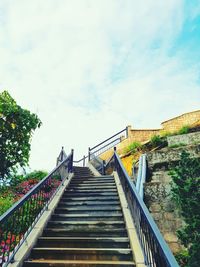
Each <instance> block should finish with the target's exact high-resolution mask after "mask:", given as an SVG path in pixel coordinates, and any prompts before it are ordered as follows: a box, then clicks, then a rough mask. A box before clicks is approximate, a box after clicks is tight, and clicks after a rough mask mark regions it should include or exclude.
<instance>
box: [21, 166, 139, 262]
mask: <svg viewBox="0 0 200 267" xmlns="http://www.w3.org/2000/svg"><path fill="white" fill-rule="evenodd" d="M23 266H24V267H33V266H35V267H39V266H41V267H47V266H57V267H68V266H74V267H76V266H80V267H94V266H98V267H106V266H118V267H120V266H127V267H129V266H130V267H135V263H134V260H133V254H132V251H131V249H130V242H129V238H128V235H127V231H126V226H125V221H124V218H123V214H122V209H121V205H120V201H119V196H118V192H117V187H116V184H115V180H114V177H113V176H99V177H97V176H94V175H93V174H92V173H91V172H90V170H89V169H88V168H87V167H74V177H73V178H72V180H71V183H70V185H69V186H68V187H67V188H66V190H65V192H64V194H63V196H62V198H61V200H60V202H59V204H58V206H57V208H56V209H55V211H54V214H53V215H52V217H51V219H50V221H49V222H48V224H47V226H46V228H45V229H44V231H43V234H42V236H41V237H39V239H38V241H37V244H36V246H35V247H34V248H33V249H32V251H31V254H30V255H29V258H28V259H27V260H26V261H25V262H24V264H23Z"/></svg>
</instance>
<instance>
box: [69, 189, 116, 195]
mask: <svg viewBox="0 0 200 267" xmlns="http://www.w3.org/2000/svg"><path fill="white" fill-rule="evenodd" d="M65 192H68V193H86V194H87V193H90V194H92V193H101V192H106V193H108V192H109V193H110V192H112V193H116V192H117V189H116V188H114V189H112V188H109V189H101V188H100V189H96V188H90V189H85V188H82V189H77V188H68V189H67V191H65Z"/></svg>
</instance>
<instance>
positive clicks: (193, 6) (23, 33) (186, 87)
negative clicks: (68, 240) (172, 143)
mask: <svg viewBox="0 0 200 267" xmlns="http://www.w3.org/2000/svg"><path fill="white" fill-rule="evenodd" d="M199 47H200V2H199V1H195V0H194V1H181V0H168V1H155V0H148V1H147V0H141V1H136V0H123V1H122V0H95V1H94V0H73V1H72V0H50V1H48V2H46V1H41V0H29V1H26V0H1V1H0V90H1V91H3V90H4V89H7V90H8V91H9V92H10V93H11V95H12V96H13V97H14V98H15V99H16V100H17V102H18V103H19V104H20V105H21V106H23V107H25V108H28V109H30V110H31V111H32V112H36V113H37V114H38V116H39V117H40V118H41V120H42V122H43V126H42V127H41V128H40V129H39V130H37V131H36V133H35V134H34V137H33V140H32V151H31V159H30V165H31V167H32V168H33V169H39V168H40V169H41V168H42V169H49V170H50V169H52V168H53V167H54V164H55V160H56V157H57V154H58V153H59V150H60V148H61V146H62V145H64V146H65V148H66V152H67V153H68V152H69V151H70V149H71V148H74V149H75V153H76V158H79V157H80V156H82V155H83V154H84V153H85V152H86V151H87V148H88V146H92V145H95V144H96V143H97V142H99V141H102V140H103V139H104V138H107V137H109V136H110V135H111V134H114V133H115V132H117V131H119V130H121V129H123V128H124V127H125V126H126V125H132V126H133V127H134V128H147V127H149V128H154V127H159V126H160V122H162V121H164V120H167V119H169V118H171V117H173V116H176V115H179V114H181V113H185V112H188V111H192V110H196V109H199V107H200V49H199Z"/></svg>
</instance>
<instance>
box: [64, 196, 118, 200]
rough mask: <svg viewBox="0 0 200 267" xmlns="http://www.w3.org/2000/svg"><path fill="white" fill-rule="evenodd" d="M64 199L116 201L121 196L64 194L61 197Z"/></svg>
mask: <svg viewBox="0 0 200 267" xmlns="http://www.w3.org/2000/svg"><path fill="white" fill-rule="evenodd" d="M61 200H62V201H74V202H77V201H102V202H104V201H116V200H119V196H118V195H117V196H86V197H84V196H74V197H73V196H72V197H69V196H68V195H63V196H62V198H61Z"/></svg>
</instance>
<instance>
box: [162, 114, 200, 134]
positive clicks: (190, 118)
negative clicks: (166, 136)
mask: <svg viewBox="0 0 200 267" xmlns="http://www.w3.org/2000/svg"><path fill="white" fill-rule="evenodd" d="M199 120H200V110H197V111H193V112H188V113H184V114H182V115H180V116H178V117H175V118H173V119H170V120H167V121H164V122H162V123H161V125H162V128H163V130H165V131H169V132H177V131H178V130H180V129H181V128H182V127H183V126H186V125H187V126H190V125H192V124H195V123H196V122H198V121H199Z"/></svg>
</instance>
